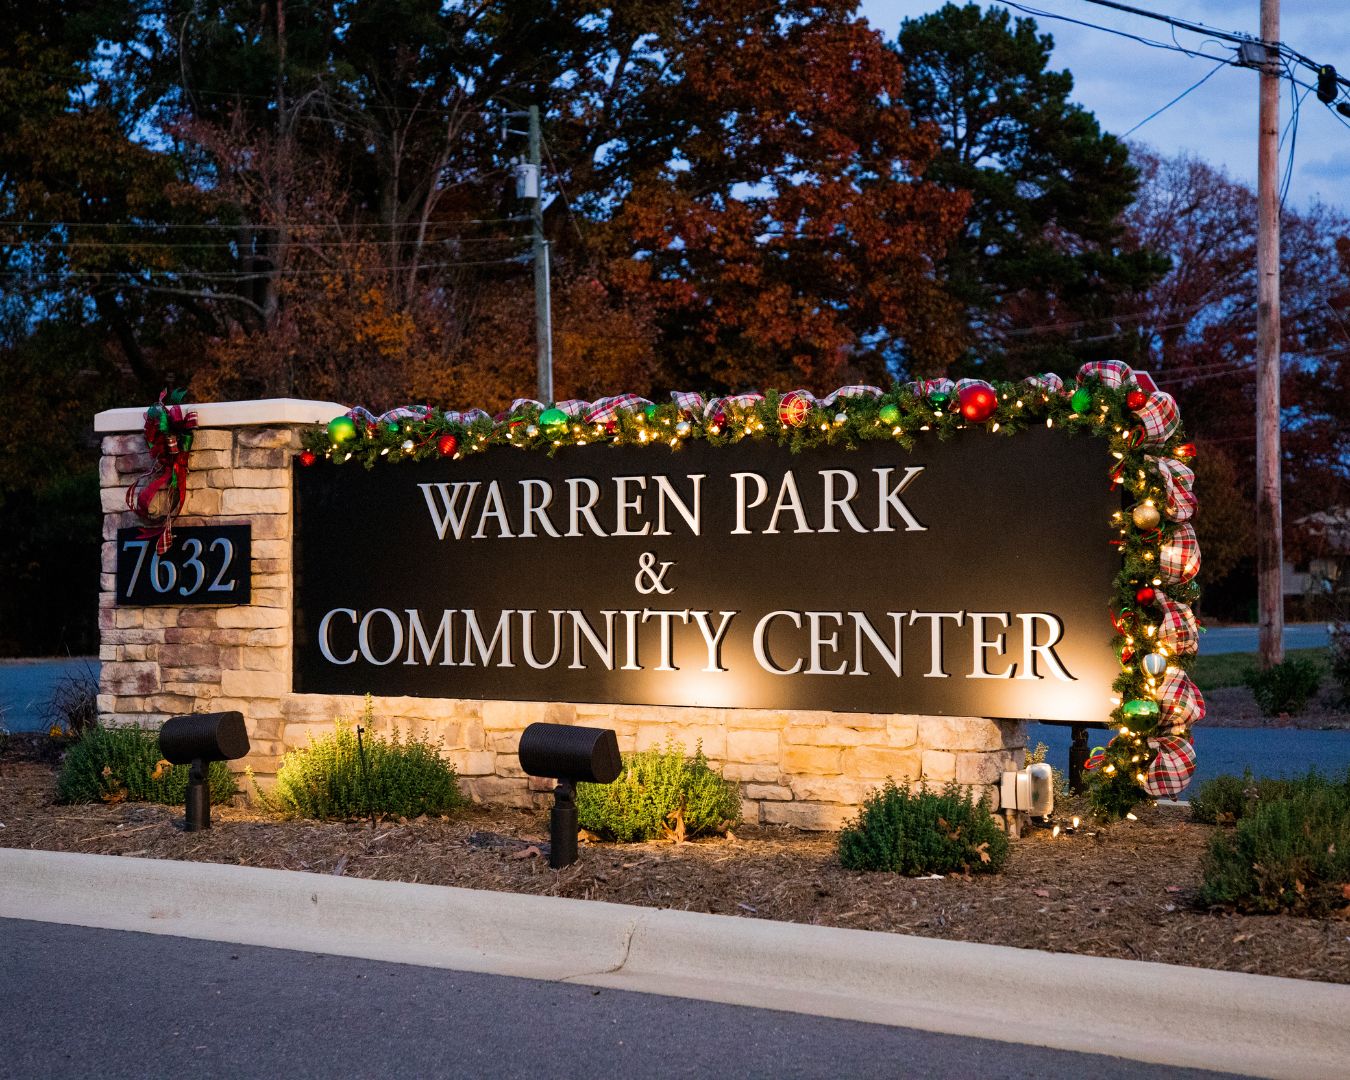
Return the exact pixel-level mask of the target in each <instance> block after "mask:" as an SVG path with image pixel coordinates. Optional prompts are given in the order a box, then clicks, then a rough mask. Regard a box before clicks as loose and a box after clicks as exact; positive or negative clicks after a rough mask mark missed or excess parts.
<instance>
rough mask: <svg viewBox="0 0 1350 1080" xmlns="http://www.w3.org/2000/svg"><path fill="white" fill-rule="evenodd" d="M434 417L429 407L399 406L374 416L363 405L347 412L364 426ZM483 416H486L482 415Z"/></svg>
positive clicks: (433, 411) (433, 410) (432, 410)
mask: <svg viewBox="0 0 1350 1080" xmlns="http://www.w3.org/2000/svg"><path fill="white" fill-rule="evenodd" d="M435 415H436V410H435V409H433V408H432V407H431V406H430V405H400V406H399V407H398V408H396V409H390V410H388V411H387V412H382V413H380V415H379V416H376V415H375V414H374V413H373V412H371V411H370V410H369V409H367V408H366V407H365V406H363V405H355V406H353V407H352V408H350V409H348V410H347V416H348V418H349V419H351V420H360V421H361V422H363V423H365V424H391V423H396V422H398V421H399V420H430V419H432V418H433V417H435ZM483 415H484V416H486V415H487V414H486V413H484V414H483Z"/></svg>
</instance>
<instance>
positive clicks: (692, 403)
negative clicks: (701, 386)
mask: <svg viewBox="0 0 1350 1080" xmlns="http://www.w3.org/2000/svg"><path fill="white" fill-rule="evenodd" d="M670 400H671V401H673V402H675V407H676V408H677V409H679V410H680V412H682V413H684V414H685V415H687V416H702V415H703V410H704V409H706V408H707V407H708V404H707V402H706V401H704V400H703V395H702V394H696V393H694V392H693V391H692V390H672V391H671V392H670Z"/></svg>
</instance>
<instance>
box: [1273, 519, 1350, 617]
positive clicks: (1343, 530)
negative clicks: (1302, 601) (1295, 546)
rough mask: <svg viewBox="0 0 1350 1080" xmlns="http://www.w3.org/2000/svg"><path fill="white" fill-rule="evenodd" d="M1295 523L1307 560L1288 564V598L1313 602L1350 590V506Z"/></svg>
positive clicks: (1285, 579) (1286, 575) (1285, 583)
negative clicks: (1299, 532)
mask: <svg viewBox="0 0 1350 1080" xmlns="http://www.w3.org/2000/svg"><path fill="white" fill-rule="evenodd" d="M1295 524H1296V525H1297V526H1298V527H1299V529H1300V531H1301V532H1302V533H1303V536H1304V543H1303V545H1302V546H1303V549H1304V551H1306V552H1307V553H1308V554H1307V558H1306V559H1304V560H1303V561H1301V562H1285V564H1284V595H1285V596H1286V597H1304V598H1306V599H1308V600H1312V599H1314V598H1316V597H1319V596H1325V597H1328V598H1329V597H1332V596H1334V595H1335V594H1336V593H1338V592H1340V591H1342V590H1345V589H1350V507H1343V506H1340V507H1335V508H1333V509H1331V510H1319V511H1317V513H1315V514H1309V515H1308V516H1307V517H1303V518H1299V520H1298V521H1297V522H1295Z"/></svg>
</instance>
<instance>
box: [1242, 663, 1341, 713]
mask: <svg viewBox="0 0 1350 1080" xmlns="http://www.w3.org/2000/svg"><path fill="white" fill-rule="evenodd" d="M1243 681H1244V682H1245V683H1246V684H1247V685H1248V686H1249V687H1251V691H1252V694H1253V695H1254V696H1255V697H1256V704H1257V705H1258V706H1259V707H1260V709H1261V711H1262V712H1263V713H1264V714H1265V715H1266V716H1276V715H1278V714H1279V713H1300V712H1302V711H1303V709H1304V707H1305V706H1306V705H1307V704H1308V699H1309V698H1310V697H1312V696H1313V695H1314V694H1315V693H1317V687H1318V686H1319V685H1320V684H1321V682H1322V668H1321V665H1319V664H1317V663H1315V662H1314V661H1312V660H1306V659H1304V658H1302V657H1298V658H1295V659H1292V660H1286V661H1284V663H1282V664H1275V665H1273V666H1272V667H1269V668H1267V669H1266V670H1265V671H1257V670H1255V669H1251V670H1249V671H1248V672H1247V674H1246V676H1245V677H1244V679H1243Z"/></svg>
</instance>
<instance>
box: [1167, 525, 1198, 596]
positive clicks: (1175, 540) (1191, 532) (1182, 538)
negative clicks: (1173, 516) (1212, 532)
mask: <svg viewBox="0 0 1350 1080" xmlns="http://www.w3.org/2000/svg"><path fill="white" fill-rule="evenodd" d="M1198 573H1200V542H1199V541H1198V540H1197V539H1196V538H1195V528H1194V527H1193V526H1191V525H1179V526H1178V527H1177V528H1176V530H1175V531H1174V532H1173V533H1172V535H1171V537H1169V538H1168V539H1167V540H1165V541H1163V544H1162V546H1161V547H1159V548H1158V575H1159V576H1160V577H1161V578H1162V579H1163V580H1164V581H1166V582H1167V583H1168V584H1169V585H1178V584H1185V583H1186V582H1188V581H1191V580H1192V579H1194V577H1195V575H1196V574H1198Z"/></svg>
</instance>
